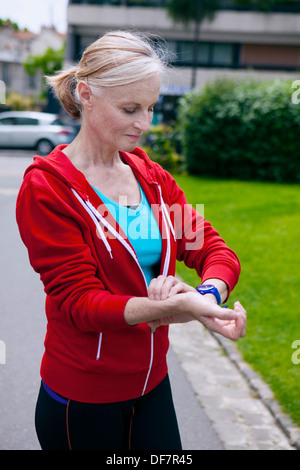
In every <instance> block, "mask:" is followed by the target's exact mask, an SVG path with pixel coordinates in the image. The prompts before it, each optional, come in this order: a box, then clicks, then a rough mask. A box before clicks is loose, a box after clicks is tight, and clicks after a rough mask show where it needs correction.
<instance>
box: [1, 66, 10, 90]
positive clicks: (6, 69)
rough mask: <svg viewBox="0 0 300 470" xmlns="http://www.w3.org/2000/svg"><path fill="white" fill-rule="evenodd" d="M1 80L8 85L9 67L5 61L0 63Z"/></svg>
mask: <svg viewBox="0 0 300 470" xmlns="http://www.w3.org/2000/svg"><path fill="white" fill-rule="evenodd" d="M2 81H3V82H4V83H5V85H6V86H9V85H10V67H9V64H6V63H4V64H3V65H2Z"/></svg>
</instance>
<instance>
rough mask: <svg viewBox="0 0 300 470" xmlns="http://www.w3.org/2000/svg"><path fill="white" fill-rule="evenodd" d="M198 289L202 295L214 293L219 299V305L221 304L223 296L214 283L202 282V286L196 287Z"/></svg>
mask: <svg viewBox="0 0 300 470" xmlns="http://www.w3.org/2000/svg"><path fill="white" fill-rule="evenodd" d="M196 291H197V292H199V294H201V295H205V294H213V295H214V296H215V298H216V299H217V303H218V305H221V296H220V293H219V291H218V289H217V288H216V287H215V286H213V285H212V284H201V286H197V287H196Z"/></svg>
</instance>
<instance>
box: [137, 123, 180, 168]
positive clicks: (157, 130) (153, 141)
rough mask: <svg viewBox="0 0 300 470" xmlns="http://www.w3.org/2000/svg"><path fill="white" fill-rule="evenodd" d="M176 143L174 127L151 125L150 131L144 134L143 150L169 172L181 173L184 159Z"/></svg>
mask: <svg viewBox="0 0 300 470" xmlns="http://www.w3.org/2000/svg"><path fill="white" fill-rule="evenodd" d="M178 145H179V141H178V137H177V132H176V129H175V128H174V127H171V126H166V125H163V124H162V125H159V126H152V127H151V129H150V131H149V132H147V133H146V134H144V143H143V149H144V150H145V152H147V154H148V155H149V157H150V158H151V160H153V161H155V162H157V163H159V164H160V165H161V166H162V167H163V168H164V169H165V170H167V171H169V172H171V173H181V172H182V171H183V169H184V160H183V158H182V156H181V155H180V154H179V152H178Z"/></svg>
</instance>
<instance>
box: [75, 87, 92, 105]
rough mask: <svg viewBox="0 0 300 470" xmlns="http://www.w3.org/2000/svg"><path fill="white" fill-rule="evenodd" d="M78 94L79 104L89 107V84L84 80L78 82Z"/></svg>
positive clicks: (90, 102)
mask: <svg viewBox="0 0 300 470" xmlns="http://www.w3.org/2000/svg"><path fill="white" fill-rule="evenodd" d="M78 94H79V98H80V101H81V104H82V106H83V107H84V108H90V107H91V105H92V100H91V98H92V91H91V88H90V86H89V85H88V84H87V83H85V82H79V84H78Z"/></svg>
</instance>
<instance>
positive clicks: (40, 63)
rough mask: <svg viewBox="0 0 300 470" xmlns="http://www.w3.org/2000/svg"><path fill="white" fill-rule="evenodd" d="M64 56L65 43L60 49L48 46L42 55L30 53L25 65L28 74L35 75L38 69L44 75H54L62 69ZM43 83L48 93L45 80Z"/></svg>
mask: <svg viewBox="0 0 300 470" xmlns="http://www.w3.org/2000/svg"><path fill="white" fill-rule="evenodd" d="M64 56H65V45H64V46H63V47H62V48H61V49H59V50H55V49H52V48H51V47H48V48H47V49H46V51H45V53H44V54H42V55H29V56H28V57H27V59H26V61H25V62H24V63H23V65H24V67H25V70H26V72H27V73H28V75H31V76H34V75H36V74H37V72H38V71H40V72H42V75H43V76H44V75H53V74H54V73H55V72H56V71H58V70H61V69H62V67H63V61H64ZM43 83H44V86H43V88H44V94H46V90H45V82H44V81H43Z"/></svg>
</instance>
